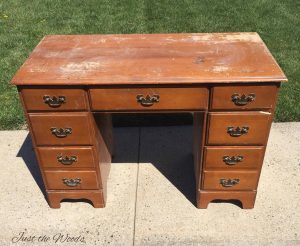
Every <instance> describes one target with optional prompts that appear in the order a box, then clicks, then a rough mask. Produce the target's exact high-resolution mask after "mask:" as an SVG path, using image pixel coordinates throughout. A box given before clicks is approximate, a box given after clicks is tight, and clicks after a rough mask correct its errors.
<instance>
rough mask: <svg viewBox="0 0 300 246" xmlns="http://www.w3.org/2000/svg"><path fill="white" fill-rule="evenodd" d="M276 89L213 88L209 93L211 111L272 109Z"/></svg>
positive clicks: (268, 86) (253, 87) (248, 87)
mask: <svg viewBox="0 0 300 246" xmlns="http://www.w3.org/2000/svg"><path fill="white" fill-rule="evenodd" d="M277 90H278V87H277V86H276V85H266V86H251V85H249V86H215V87H213V88H212V93H211V97H212V98H211V105H210V108H211V109H232V110H241V109H242V110H243V109H268V108H274V106H275V103H276V96H277Z"/></svg>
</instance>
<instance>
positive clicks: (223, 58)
mask: <svg viewBox="0 0 300 246" xmlns="http://www.w3.org/2000/svg"><path fill="white" fill-rule="evenodd" d="M282 81H287V79H286V77H285V75H284V73H283V72H282V70H281V69H280V67H279V66H278V65H277V63H276V61H275V60H274V58H273V57H272V55H271V54H270V52H269V50H268V49H267V47H266V46H265V44H264V43H263V41H262V40H261V39H260V37H259V35H258V34H256V33H216V34H132V35H51V36H46V37H45V38H44V39H43V40H42V41H41V42H40V43H39V44H38V46H37V47H36V48H35V49H34V51H33V52H32V54H31V55H30V57H29V58H28V59H27V61H26V62H25V63H24V65H23V66H22V67H21V68H20V70H19V71H18V72H17V74H16V75H15V77H14V78H13V80H12V83H13V84H15V85H17V87H18V90H19V94H20V98H21V101H22V104H23V107H24V110H25V113H26V118H27V122H28V125H29V129H30V133H31V136H32V139H33V145H34V149H35V153H36V156H37V159H38V162H39V166H40V169H41V172H42V176H43V179H44V183H45V186H46V191H47V195H48V200H49V204H50V207H52V208H59V207H60V201H61V200H62V199H65V198H68V199H77V198H85V199H89V200H91V201H92V202H93V205H94V206H95V207H104V206H105V201H106V182H107V176H108V173H109V168H110V162H111V154H112V127H111V119H110V116H111V114H112V113H114V112H149V113H151V112H158V111H159V112H193V115H194V150H193V151H194V166H195V177H196V187H195V191H196V193H197V207H198V208H206V207H207V205H208V203H209V202H210V201H212V200H214V199H225V200H227V199H237V200H240V201H241V202H242V204H243V207H244V208H253V206H254V202H255V196H256V189H257V184H258V180H259V175H260V171H261V167H262V163H263V157H264V153H265V149H266V144H267V140H268V135H269V130H270V126H271V122H272V118H273V114H274V109H275V103H276V97H277V92H278V88H279V86H280V82H282ZM96 112H97V114H96ZM157 202H162V203H163V201H157Z"/></svg>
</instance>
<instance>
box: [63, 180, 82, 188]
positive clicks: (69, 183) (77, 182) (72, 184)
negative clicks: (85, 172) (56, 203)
mask: <svg viewBox="0 0 300 246" xmlns="http://www.w3.org/2000/svg"><path fill="white" fill-rule="evenodd" d="M62 181H63V183H64V184H65V185H66V186H69V187H75V186H78V185H80V184H81V179H80V178H74V179H67V178H64V179H62Z"/></svg>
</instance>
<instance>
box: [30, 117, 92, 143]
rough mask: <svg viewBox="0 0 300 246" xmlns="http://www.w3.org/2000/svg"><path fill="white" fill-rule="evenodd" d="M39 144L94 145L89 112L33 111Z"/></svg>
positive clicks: (34, 130) (35, 134)
mask: <svg viewBox="0 0 300 246" xmlns="http://www.w3.org/2000/svg"><path fill="white" fill-rule="evenodd" d="M29 120H30V122H31V128H32V132H33V135H34V139H35V141H36V144H37V145H92V138H91V136H92V129H91V123H90V116H89V113H83V112H82V113H75V112H74V113H47V114H46V113H45V114H44V113H31V114H29Z"/></svg>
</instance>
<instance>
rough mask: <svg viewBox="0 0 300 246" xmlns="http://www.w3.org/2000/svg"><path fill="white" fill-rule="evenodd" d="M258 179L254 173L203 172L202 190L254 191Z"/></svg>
mask: <svg viewBox="0 0 300 246" xmlns="http://www.w3.org/2000/svg"><path fill="white" fill-rule="evenodd" d="M258 178H259V173H258V172H256V171H244V172H242V171H230V172H228V171H204V181H203V189H206V190H256V188H257V183H258Z"/></svg>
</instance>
